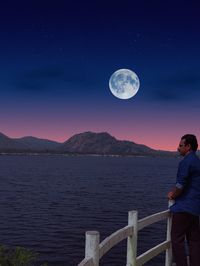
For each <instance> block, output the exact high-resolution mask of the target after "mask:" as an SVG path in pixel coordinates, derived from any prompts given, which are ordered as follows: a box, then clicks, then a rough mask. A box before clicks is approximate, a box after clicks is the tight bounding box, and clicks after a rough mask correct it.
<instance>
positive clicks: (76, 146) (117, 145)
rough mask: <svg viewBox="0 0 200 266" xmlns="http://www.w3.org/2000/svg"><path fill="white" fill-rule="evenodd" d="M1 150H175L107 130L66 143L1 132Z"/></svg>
mask: <svg viewBox="0 0 200 266" xmlns="http://www.w3.org/2000/svg"><path fill="white" fill-rule="evenodd" d="M0 152H1V153H2V152H7V153H9V152H25V153H26V152H29V153H31V152H39V153H45V152H50V153H63V154H99V155H123V156H125V155H141V156H143V155H155V156H157V155H158V156H160V155H162V156H169V155H170V156H171V155H174V153H173V152H168V151H158V150H154V149H151V148H149V147H148V146H146V145H143V144H136V143H135V142H131V141H126V140H124V141H122V140H117V139H116V138H115V137H113V136H111V135H110V134H108V133H107V132H102V133H94V132H84V133H80V134H76V135H74V136H72V137H71V138H69V139H68V140H67V141H65V142H64V143H59V142H56V141H51V140H47V139H40V138H36V137H31V136H29V137H23V138H9V137H7V136H6V135H4V134H2V133H0Z"/></svg>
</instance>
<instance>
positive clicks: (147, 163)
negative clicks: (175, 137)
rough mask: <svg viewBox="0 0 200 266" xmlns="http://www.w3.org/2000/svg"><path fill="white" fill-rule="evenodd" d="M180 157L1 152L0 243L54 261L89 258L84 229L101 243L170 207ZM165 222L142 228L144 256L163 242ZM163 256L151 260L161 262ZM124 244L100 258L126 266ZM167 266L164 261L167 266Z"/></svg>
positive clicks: (56, 264) (63, 265)
mask: <svg viewBox="0 0 200 266" xmlns="http://www.w3.org/2000/svg"><path fill="white" fill-rule="evenodd" d="M179 160H180V159H178V158H150V157H101V156H77V157H76V156H74V157H73V156H71V157H70V156H63V155H48V156H47V155H12V156H11V155H10V156H9V155H2V156H0V169H1V171H0V210H1V211H0V244H2V245H8V246H11V247H13V246H23V247H26V248H28V249H31V250H34V251H36V252H38V253H39V257H38V261H37V263H36V264H35V265H38V264H39V263H41V262H47V263H48V265H50V266H74V265H77V264H78V263H79V262H80V261H81V260H82V259H83V258H84V245H85V231H87V230H97V231H99V232H100V235H101V241H102V240H103V239H104V238H105V237H107V236H109V235H110V234H111V233H113V232H114V231H116V230H118V229H120V228H122V227H124V226H126V225H127V221H128V218H127V217H128V211H129V210H138V211H139V218H143V217H145V216H147V215H150V214H153V213H156V212H159V211H162V210H165V209H167V198H166V194H167V192H168V190H169V189H170V188H171V187H172V186H173V184H174V182H175V176H176V169H177V165H178V162H179ZM165 237H166V224H165V223H164V222H161V223H158V224H155V225H153V226H150V227H147V228H145V229H143V230H142V231H141V232H140V233H139V243H138V253H141V252H144V251H145V250H147V249H148V248H150V247H152V246H154V245H155V244H158V243H159V242H161V241H164V239H165ZM163 260H164V255H160V256H158V257H156V258H154V259H153V260H152V261H150V262H148V263H147V264H146V265H149V266H153V265H154V266H155V265H162V262H163ZM125 261H126V241H123V242H122V243H120V244H119V245H117V246H116V247H115V248H113V249H112V250H111V251H110V252H109V253H108V254H106V255H105V257H103V258H102V260H101V264H100V265H103V266H107V265H109V266H121V265H126V262H125ZM163 265H164V264H163Z"/></svg>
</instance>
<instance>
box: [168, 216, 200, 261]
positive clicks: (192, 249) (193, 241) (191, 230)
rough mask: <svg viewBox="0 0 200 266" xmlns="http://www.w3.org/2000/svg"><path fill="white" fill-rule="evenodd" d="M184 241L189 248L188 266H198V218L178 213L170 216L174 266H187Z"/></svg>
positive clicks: (199, 258)
mask: <svg viewBox="0 0 200 266" xmlns="http://www.w3.org/2000/svg"><path fill="white" fill-rule="evenodd" d="M185 239H186V241H187V245H188V248H189V261H190V266H200V222H199V216H194V215H192V214H189V213H185V212H179V213H173V214H172V230H171V240H172V252H173V257H174V261H175V262H176V266H187V254H186V248H185Z"/></svg>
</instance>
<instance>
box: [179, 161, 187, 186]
mask: <svg viewBox="0 0 200 266" xmlns="http://www.w3.org/2000/svg"><path fill="white" fill-rule="evenodd" d="M189 172H190V163H189V162H188V161H186V160H183V161H181V162H180V164H179V167H178V172H177V178H176V187H177V188H184V187H185V185H186V184H187V180H188V176H189Z"/></svg>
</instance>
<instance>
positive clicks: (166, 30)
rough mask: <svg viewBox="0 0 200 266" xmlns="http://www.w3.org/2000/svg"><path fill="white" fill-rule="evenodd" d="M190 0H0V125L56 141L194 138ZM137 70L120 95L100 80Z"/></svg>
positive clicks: (195, 13)
mask: <svg viewBox="0 0 200 266" xmlns="http://www.w3.org/2000/svg"><path fill="white" fill-rule="evenodd" d="M199 14H200V4H199V3H198V1H133V0H132V1H127V0H124V1H109V0H107V1H67V0H66V1H61V0H57V1H51V0H50V1H43V0H40V1H36V0H34V1H31V0H30V1H3V2H2V3H1V7H0V21H1V23H0V33H1V39H0V40H1V42H0V71H1V72H0V73H1V75H0V89H1V90H0V125H1V126H0V132H2V133H4V134H6V135H8V136H9V137H14V138H17V137H23V136H35V137H39V138H47V139H51V140H56V141H59V142H64V141H65V140H67V139H68V138H69V137H71V136H72V135H74V134H76V133H81V132H84V131H93V132H105V131H106V132H108V133H110V134H111V135H113V136H115V137H116V138H117V139H121V140H130V141H134V142H136V143H143V144H146V145H148V146H150V147H152V148H155V149H168V150H176V147H177V144H178V142H179V138H180V137H181V136H182V135H184V134H186V133H193V134H196V135H197V137H198V139H199V142H200V16H199ZM120 68H128V69H131V70H133V71H134V72H136V73H137V75H138V77H139V79H140V89H139V91H138V93H137V94H136V96H134V97H133V98H131V99H129V100H120V99H118V98H116V97H114V96H113V95H112V94H111V92H110V90H109V86H108V82H109V78H110V76H111V75H112V73H113V72H114V71H116V70H117V69H120Z"/></svg>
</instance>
